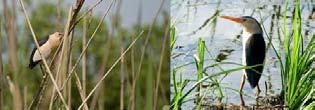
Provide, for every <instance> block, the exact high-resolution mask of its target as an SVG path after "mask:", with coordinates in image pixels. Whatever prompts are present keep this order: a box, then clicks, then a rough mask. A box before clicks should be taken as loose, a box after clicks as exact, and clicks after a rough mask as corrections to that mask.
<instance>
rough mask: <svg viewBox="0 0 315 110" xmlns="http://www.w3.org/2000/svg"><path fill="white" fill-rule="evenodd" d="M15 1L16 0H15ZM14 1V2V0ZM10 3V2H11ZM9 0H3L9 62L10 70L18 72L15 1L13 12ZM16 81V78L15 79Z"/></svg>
mask: <svg viewBox="0 0 315 110" xmlns="http://www.w3.org/2000/svg"><path fill="white" fill-rule="evenodd" d="M13 1H14V0H13ZM13 1H12V2H13ZM9 4H10V3H9ZM7 5H8V4H7V0H3V14H4V20H5V21H6V22H5V26H6V32H7V35H8V37H7V38H8V48H9V64H10V71H11V72H13V73H16V72H17V71H18V64H17V62H18V61H17V47H16V41H17V40H16V35H15V23H14V20H15V17H14V14H15V3H12V5H13V8H12V10H13V11H12V12H11V10H9V9H10V8H9V7H7ZM13 81H14V80H13ZM16 103H17V102H14V104H16Z"/></svg>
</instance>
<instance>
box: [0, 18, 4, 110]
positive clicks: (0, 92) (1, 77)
mask: <svg viewBox="0 0 315 110" xmlns="http://www.w3.org/2000/svg"><path fill="white" fill-rule="evenodd" d="M0 42H2V19H1V18H0ZM3 86H4V74H3V67H2V44H0V110H3V108H4V106H3V99H4V97H3V90H4V87H3Z"/></svg>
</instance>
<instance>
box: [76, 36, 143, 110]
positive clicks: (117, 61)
mask: <svg viewBox="0 0 315 110" xmlns="http://www.w3.org/2000/svg"><path fill="white" fill-rule="evenodd" d="M142 34H143V31H141V32H140V34H139V35H138V36H137V38H136V39H135V40H133V41H132V43H131V44H130V45H129V46H128V48H127V49H126V50H125V51H124V52H123V53H122V54H121V55H120V57H119V58H118V59H117V60H116V61H115V63H114V64H113V65H112V66H111V67H110V68H109V69H108V71H107V72H106V73H105V74H104V76H103V77H102V78H101V80H99V81H98V82H97V84H96V85H95V87H94V88H93V89H92V90H91V92H90V93H89V95H88V96H87V97H86V99H85V100H84V101H83V102H82V104H81V105H80V106H79V108H78V109H79V110H80V109H81V108H82V106H83V104H84V103H86V101H87V100H88V99H89V98H90V97H91V95H92V94H93V93H94V91H95V90H96V89H97V87H98V86H99V85H100V84H101V83H102V81H103V80H104V79H105V78H106V76H107V75H108V74H109V73H110V72H111V71H112V70H113V68H114V67H116V65H117V64H118V63H119V61H120V60H121V59H122V58H123V56H124V55H125V54H126V53H127V52H128V51H129V50H130V48H131V47H133V45H134V44H135V43H136V41H137V40H138V39H139V38H140V37H141V35H142Z"/></svg>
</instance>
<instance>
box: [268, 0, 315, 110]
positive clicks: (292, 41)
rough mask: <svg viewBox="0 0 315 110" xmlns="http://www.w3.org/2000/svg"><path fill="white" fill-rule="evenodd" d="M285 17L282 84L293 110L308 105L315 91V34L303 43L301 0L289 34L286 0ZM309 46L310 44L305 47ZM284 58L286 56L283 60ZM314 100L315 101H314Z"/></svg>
mask: <svg viewBox="0 0 315 110" xmlns="http://www.w3.org/2000/svg"><path fill="white" fill-rule="evenodd" d="M285 8H286V10H285V14H284V15H285V17H283V36H284V55H283V56H281V55H280V54H281V53H280V52H279V51H278V52H277V51H276V50H275V49H274V48H273V49H274V50H275V51H276V53H277V56H278V59H279V61H280V64H281V65H280V66H281V78H282V88H283V91H282V92H283V93H284V101H285V105H286V106H288V107H289V109H290V110H296V109H303V108H305V107H306V106H307V105H306V102H307V101H310V100H311V98H312V96H313V95H314V90H313V89H314V83H313V82H314V79H315V71H314V70H315V69H314V65H313V63H314V60H315V59H314V52H315V41H314V39H315V35H313V36H312V37H311V39H310V41H309V42H308V44H307V45H303V36H302V18H301V7H300V1H299V0H295V1H294V13H293V19H292V20H293V25H292V29H291V31H288V33H292V34H287V30H290V29H287V26H286V22H287V18H286V15H287V14H286V13H287V9H288V1H286V7H285ZM304 46H306V48H303V47H304ZM283 59H284V60H283ZM312 103H314V102H312ZM308 108H309V106H308Z"/></svg>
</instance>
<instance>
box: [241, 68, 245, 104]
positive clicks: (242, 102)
mask: <svg viewBox="0 0 315 110" xmlns="http://www.w3.org/2000/svg"><path fill="white" fill-rule="evenodd" d="M244 84H245V75H244V74H243V75H242V80H241V88H240V98H241V106H245V102H244V98H243V88H244Z"/></svg>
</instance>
